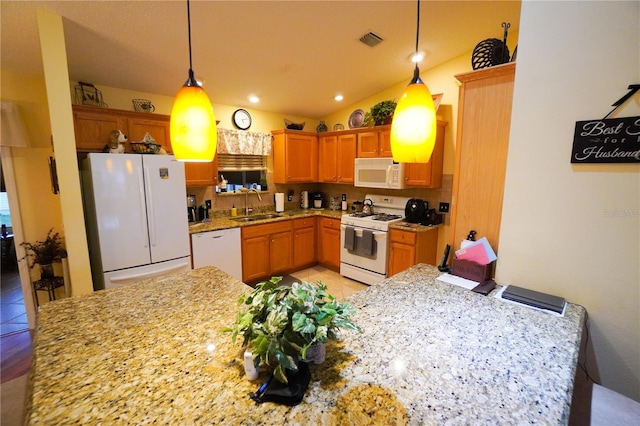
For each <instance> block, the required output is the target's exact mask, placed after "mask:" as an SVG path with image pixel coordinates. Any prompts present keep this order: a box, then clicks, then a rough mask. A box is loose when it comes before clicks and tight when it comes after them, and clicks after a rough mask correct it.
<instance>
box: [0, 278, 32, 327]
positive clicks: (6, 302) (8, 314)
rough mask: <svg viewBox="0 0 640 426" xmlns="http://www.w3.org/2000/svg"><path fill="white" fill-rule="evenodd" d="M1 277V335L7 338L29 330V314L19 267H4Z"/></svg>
mask: <svg viewBox="0 0 640 426" xmlns="http://www.w3.org/2000/svg"><path fill="white" fill-rule="evenodd" d="M0 276H1V291H0V334H1V335H2V336H5V335H8V334H13V333H17V332H20V331H25V330H28V329H29V324H28V322H27V312H26V310H25V307H24V296H23V295H22V287H21V286H20V275H19V274H18V269H17V267H15V266H11V265H3V266H2V270H1V271H0Z"/></svg>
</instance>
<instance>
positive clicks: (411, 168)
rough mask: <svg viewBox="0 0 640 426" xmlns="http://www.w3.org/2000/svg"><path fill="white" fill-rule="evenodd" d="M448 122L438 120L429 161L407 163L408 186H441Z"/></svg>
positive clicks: (405, 176)
mask: <svg viewBox="0 0 640 426" xmlns="http://www.w3.org/2000/svg"><path fill="white" fill-rule="evenodd" d="M445 127H447V123H446V122H444V121H438V124H437V133H436V142H435V145H434V147H433V154H431V159H430V160H429V162H428V163H406V165H405V169H404V181H405V184H406V185H407V186H422V187H425V188H440V187H441V186H442V168H443V163H444V131H445Z"/></svg>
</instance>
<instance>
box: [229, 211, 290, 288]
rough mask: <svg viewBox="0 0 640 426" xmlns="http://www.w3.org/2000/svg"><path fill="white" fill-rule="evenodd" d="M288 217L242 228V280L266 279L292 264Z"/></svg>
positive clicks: (288, 268)
mask: <svg viewBox="0 0 640 426" xmlns="http://www.w3.org/2000/svg"><path fill="white" fill-rule="evenodd" d="M291 222H292V221H290V220H286V221H282V222H275V223H268V224H264V225H254V226H247V227H243V228H242V281H244V282H246V283H248V282H254V281H257V280H260V279H266V278H269V277H271V276H273V275H277V274H278V273H281V272H287V271H289V270H290V269H291V268H292V266H293V256H292V253H293V238H292V225H291Z"/></svg>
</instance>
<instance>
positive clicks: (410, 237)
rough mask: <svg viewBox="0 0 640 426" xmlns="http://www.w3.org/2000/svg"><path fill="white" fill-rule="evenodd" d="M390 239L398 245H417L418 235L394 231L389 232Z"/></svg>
mask: <svg viewBox="0 0 640 426" xmlns="http://www.w3.org/2000/svg"><path fill="white" fill-rule="evenodd" d="M389 239H390V240H391V241H393V242H397V243H404V244H415V243H416V241H417V240H418V234H416V233H415V232H406V231H397V230H395V229H392V230H391V231H390V232H389Z"/></svg>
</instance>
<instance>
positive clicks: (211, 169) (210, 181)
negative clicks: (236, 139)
mask: <svg viewBox="0 0 640 426" xmlns="http://www.w3.org/2000/svg"><path fill="white" fill-rule="evenodd" d="M184 175H185V179H186V183H187V186H214V185H217V184H218V156H217V155H216V156H215V158H214V159H213V161H210V162H207V163H192V162H186V163H184Z"/></svg>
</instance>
